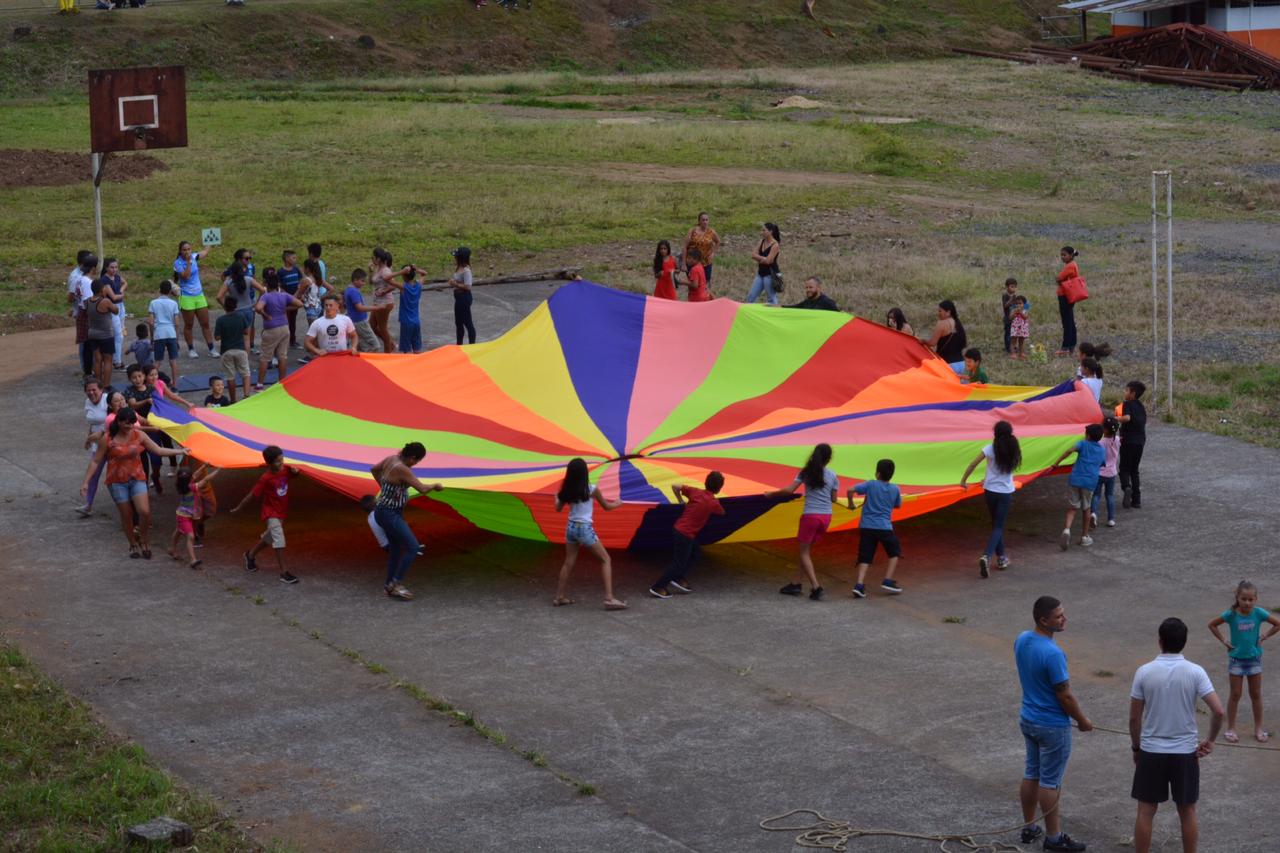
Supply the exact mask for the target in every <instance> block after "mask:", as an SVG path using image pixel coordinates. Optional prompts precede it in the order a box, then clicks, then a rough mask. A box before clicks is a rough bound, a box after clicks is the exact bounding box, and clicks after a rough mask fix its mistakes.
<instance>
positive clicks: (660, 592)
mask: <svg viewBox="0 0 1280 853" xmlns="http://www.w3.org/2000/svg"><path fill="white" fill-rule="evenodd" d="M649 594H650V595H652V596H653V597H654V598H670V597H671V593H669V592H667V591H666V590H665V589H658V588H657V587H656V586H651V587H649Z"/></svg>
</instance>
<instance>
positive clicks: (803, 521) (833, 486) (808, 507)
mask: <svg viewBox="0 0 1280 853" xmlns="http://www.w3.org/2000/svg"><path fill="white" fill-rule="evenodd" d="M829 464H831V445H829V444H819V445H817V446H816V447H814V448H813V453H811V454H809V461H808V462H806V463H805V464H804V468H802V469H800V473H799V474H798V475H797V476H796V478H795V480H794V481H792V483H791V485H789V486H787V487H785V488H782V489H777V490H775V491H772V492H765V493H764V494H765V497H767V498H789V497H790V496H791V495H794V494H795V492H796V489H798V488H800V487H801V486H804V512H803V513H802V514H801V516H800V529H799V532H798V533H797V535H796V538H797V539H799V540H800V559H799V567H798V569H797V571H796V580H794V581H792V582H791V583H788V584H787V585H786V586H784V587H783V588H782V589H780V590H778V592H780V593H782V594H783V595H800V594H801V593H802V592H804V579H805V578H808V579H809V590H810V591H809V598H811V599H812V600H814V601H821V600H822V596H823V594H824V592H823V589H822V587H821V586H820V585H819V584H818V575H817V573H816V572H814V570H813V558H812V557H811V556H810V555H809V551H810V549H811V548H812V547H813V546H814V545H815V544H816V543H817V542H818V540H819V539H821V538H822V534H824V533H826V532H827V527H828V526H830V524H831V504H832V501H834V500H835V499H836V495H837V494H838V493H839V491H840V478H839V477H837V476H836V475H835V472H833V471H832V470H831V469H830V468H828V467H827V465H829Z"/></svg>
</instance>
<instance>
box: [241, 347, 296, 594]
mask: <svg viewBox="0 0 1280 853" xmlns="http://www.w3.org/2000/svg"><path fill="white" fill-rule="evenodd" d="M286 328H287V327H286ZM285 340H286V343H287V341H288V338H286V339H285ZM262 459H263V461H264V462H266V463H267V470H266V472H265V473H263V475H262V476H261V477H259V478H258V482H257V483H254V485H253V488H252V489H250V490H249V493H248V494H246V495H245V496H244V497H243V498H241V499H240V503H238V504H236V505H235V506H234V507H232V508H231V511H232V512H233V513H236V512H239V511H240V510H241V509H243V508H244V505H245V504H247V503H248V502H249V501H250V500H251V499H252V498H258V499H260V500H261V501H262V513H261V517H262V521H263V522H264V523H265V524H266V528H267V529H266V530H264V531H263V533H262V536H261V537H260V538H259V539H258V541H257V542H255V543H254V545H253V547H252V548H250V549H249V550H248V551H245V552H244V570H245V571H246V572H256V571H257V570H258V559H257V557H258V554H260V553H262V550H263V549H264V548H270V549H271V552H272V553H273V554H275V557H276V569H278V570H279V572H280V583H283V584H295V583H297V582H298V576H297V575H295V574H293V573H292V572H290V571H287V570H286V569H285V567H284V547H285V538H284V520H285V518H287V517H288V515H289V481H290V480H292V479H293V478H294V477H296V476H298V475H299V474H300V473H302V472H301V471H299V470H298V469H297V468H294V467H293V466H292V465H286V464H284V451H283V450H281V449H280V448H279V447H276V446H275V445H274V444H270V445H267V446H266V447H264V448H263V449H262Z"/></svg>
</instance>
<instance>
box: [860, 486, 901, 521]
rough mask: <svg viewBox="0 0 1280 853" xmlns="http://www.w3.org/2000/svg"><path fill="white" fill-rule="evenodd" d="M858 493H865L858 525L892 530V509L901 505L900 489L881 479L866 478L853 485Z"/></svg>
mask: <svg viewBox="0 0 1280 853" xmlns="http://www.w3.org/2000/svg"><path fill="white" fill-rule="evenodd" d="M853 491H854V492H855V493H856V494H859V495H866V496H867V500H866V502H865V503H863V504H862V518H861V519H860V520H859V521H858V527H860V528H865V529H867V530H892V529H893V511H894V510H895V509H897V508H898V507H900V506H902V490H901V489H899V488H898V487H897V486H895V485H894V484H893V483H886V482H884V481H883V480H867V481H866V482H863V483H859V484H858V485H856V486H854V487H853Z"/></svg>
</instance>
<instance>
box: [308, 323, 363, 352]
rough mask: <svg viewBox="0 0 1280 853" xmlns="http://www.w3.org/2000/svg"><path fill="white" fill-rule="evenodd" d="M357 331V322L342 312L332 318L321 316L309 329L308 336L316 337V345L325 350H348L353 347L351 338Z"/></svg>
mask: <svg viewBox="0 0 1280 853" xmlns="http://www.w3.org/2000/svg"><path fill="white" fill-rule="evenodd" d="M355 333H356V324H355V323H352V322H351V318H350V317H347V316H345V315H342V314H339V315H338V316H336V317H334V318H333V319H332V320H330V319H329V318H328V317H320V318H319V319H317V320H315V321H314V322H313V323H312V324H311V326H310V328H308V329H307V337H308V338H315V339H316V346H318V347H320V349H322V350H324V351H325V352H346V351H347V350H348V349H350V348H351V343H350V339H351V338H352V337H354V336H355Z"/></svg>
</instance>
